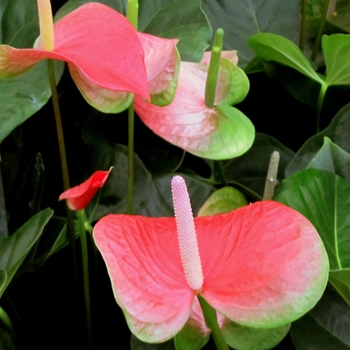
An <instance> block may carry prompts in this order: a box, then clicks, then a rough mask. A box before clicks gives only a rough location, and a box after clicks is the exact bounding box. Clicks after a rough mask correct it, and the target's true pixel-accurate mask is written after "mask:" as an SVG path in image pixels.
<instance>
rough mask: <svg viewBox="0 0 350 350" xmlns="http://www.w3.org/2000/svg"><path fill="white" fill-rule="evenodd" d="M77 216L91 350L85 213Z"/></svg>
mask: <svg viewBox="0 0 350 350" xmlns="http://www.w3.org/2000/svg"><path fill="white" fill-rule="evenodd" d="M77 216H78V222H79V233H80V243H81V257H82V264H83V280H84V298H85V314H86V328H87V332H88V344H89V349H92V330H91V306H90V284H89V256H88V245H87V239H86V231H85V212H84V209H82V210H77Z"/></svg>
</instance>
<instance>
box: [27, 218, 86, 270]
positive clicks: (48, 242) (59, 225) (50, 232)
mask: <svg viewBox="0 0 350 350" xmlns="http://www.w3.org/2000/svg"><path fill="white" fill-rule="evenodd" d="M74 226H75V231H74V232H75V238H78V237H79V235H80V234H79V226H78V221H77V220H74ZM68 244H69V237H68V233H67V218H63V217H57V216H56V217H55V216H54V217H53V218H52V219H51V220H50V221H49V222H48V224H47V225H46V226H45V229H44V232H43V234H42V236H41V238H40V242H39V244H38V246H37V248H36V251H35V253H36V254H35V258H34V262H33V263H31V266H30V269H31V270H35V269H37V268H38V266H41V265H42V264H43V263H44V262H45V261H46V260H47V259H48V258H49V257H51V256H52V255H54V254H55V253H57V252H58V251H60V250H61V249H62V248H64V247H65V246H67V245H68Z"/></svg>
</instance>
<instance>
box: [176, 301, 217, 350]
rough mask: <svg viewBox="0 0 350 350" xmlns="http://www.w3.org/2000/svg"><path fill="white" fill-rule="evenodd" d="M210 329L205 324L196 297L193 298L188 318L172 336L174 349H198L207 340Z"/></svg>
mask: <svg viewBox="0 0 350 350" xmlns="http://www.w3.org/2000/svg"><path fill="white" fill-rule="evenodd" d="M210 332H211V331H210V329H209V328H208V327H207V326H206V324H205V321H204V317H203V312H202V310H201V307H200V305H199V302H198V299H197V298H195V299H194V300H193V306H192V310H191V314H190V318H189V319H188V320H187V322H186V324H185V325H184V326H183V328H182V329H181V331H180V332H179V333H177V334H176V335H175V337H174V344H175V349H176V350H182V349H189V348H190V349H192V350H200V349H202V348H203V347H204V346H205V345H206V344H207V343H208V341H209V338H210Z"/></svg>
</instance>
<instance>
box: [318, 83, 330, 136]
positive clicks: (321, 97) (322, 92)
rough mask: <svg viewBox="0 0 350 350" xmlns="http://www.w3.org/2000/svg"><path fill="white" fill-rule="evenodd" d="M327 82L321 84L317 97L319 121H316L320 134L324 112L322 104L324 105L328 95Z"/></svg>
mask: <svg viewBox="0 0 350 350" xmlns="http://www.w3.org/2000/svg"><path fill="white" fill-rule="evenodd" d="M327 88H328V86H327V84H326V83H323V84H322V85H321V90H320V93H319V94H318V98H317V121H316V133H317V134H318V133H319V132H320V120H321V112H322V106H323V101H324V98H325V96H326V92H327Z"/></svg>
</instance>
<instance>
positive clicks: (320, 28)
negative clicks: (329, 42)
mask: <svg viewBox="0 0 350 350" xmlns="http://www.w3.org/2000/svg"><path fill="white" fill-rule="evenodd" d="M329 2H330V0H324V4H323V10H322V14H321V18H320V24H319V26H318V31H317V35H316V39H315V44H314V47H313V48H312V54H311V60H312V61H313V62H315V60H316V56H317V51H318V48H319V47H320V43H321V38H322V34H323V28H324V25H325V22H326V17H327V11H328V7H329Z"/></svg>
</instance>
